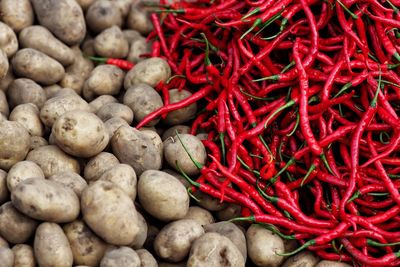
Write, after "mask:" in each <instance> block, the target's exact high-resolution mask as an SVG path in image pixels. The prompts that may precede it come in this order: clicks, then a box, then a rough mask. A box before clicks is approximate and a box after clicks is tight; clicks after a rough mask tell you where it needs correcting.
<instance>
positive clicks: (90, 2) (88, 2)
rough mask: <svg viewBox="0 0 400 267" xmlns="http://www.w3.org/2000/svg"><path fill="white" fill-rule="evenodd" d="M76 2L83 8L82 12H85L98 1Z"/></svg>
mask: <svg viewBox="0 0 400 267" xmlns="http://www.w3.org/2000/svg"><path fill="white" fill-rule="evenodd" d="M76 2H77V3H78V4H79V5H80V6H81V8H82V10H84V11H85V10H86V9H88V8H89V6H90V5H91V4H93V3H94V2H96V0H76Z"/></svg>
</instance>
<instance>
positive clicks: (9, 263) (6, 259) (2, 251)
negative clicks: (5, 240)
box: [0, 248, 14, 267]
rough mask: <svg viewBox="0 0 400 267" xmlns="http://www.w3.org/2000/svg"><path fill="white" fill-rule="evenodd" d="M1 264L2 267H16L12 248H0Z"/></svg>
mask: <svg viewBox="0 0 400 267" xmlns="http://www.w3.org/2000/svg"><path fill="white" fill-rule="evenodd" d="M0 262H1V266H2V267H13V266H14V253H13V252H12V250H11V249H10V248H0Z"/></svg>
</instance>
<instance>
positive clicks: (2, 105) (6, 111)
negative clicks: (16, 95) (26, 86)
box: [0, 90, 10, 117]
mask: <svg viewBox="0 0 400 267" xmlns="http://www.w3.org/2000/svg"><path fill="white" fill-rule="evenodd" d="M0 113H1V114H3V115H4V116H6V117H8V115H10V108H9V106H8V102H7V99H6V95H5V94H4V92H3V91H2V90H0Z"/></svg>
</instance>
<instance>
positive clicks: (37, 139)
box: [29, 136, 49, 151]
mask: <svg viewBox="0 0 400 267" xmlns="http://www.w3.org/2000/svg"><path fill="white" fill-rule="evenodd" d="M47 145H49V143H48V142H47V140H46V139H44V138H43V137H41V136H31V145H30V147H29V151H32V150H34V149H36V148H38V147H41V146H47Z"/></svg>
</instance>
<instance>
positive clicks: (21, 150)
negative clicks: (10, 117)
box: [0, 119, 31, 171]
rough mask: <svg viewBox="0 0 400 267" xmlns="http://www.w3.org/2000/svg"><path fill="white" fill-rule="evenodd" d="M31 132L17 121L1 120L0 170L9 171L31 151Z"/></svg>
mask: <svg viewBox="0 0 400 267" xmlns="http://www.w3.org/2000/svg"><path fill="white" fill-rule="evenodd" d="M30 143H31V139H30V136H29V132H28V131H27V130H26V129H25V128H24V126H22V125H21V124H19V123H18V122H15V121H7V120H2V119H0V168H1V169H3V170H5V171H7V170H9V169H10V168H11V167H12V166H13V165H14V164H15V163H17V162H18V161H21V160H23V159H24V158H25V157H26V155H27V154H28V151H29V146H30Z"/></svg>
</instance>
